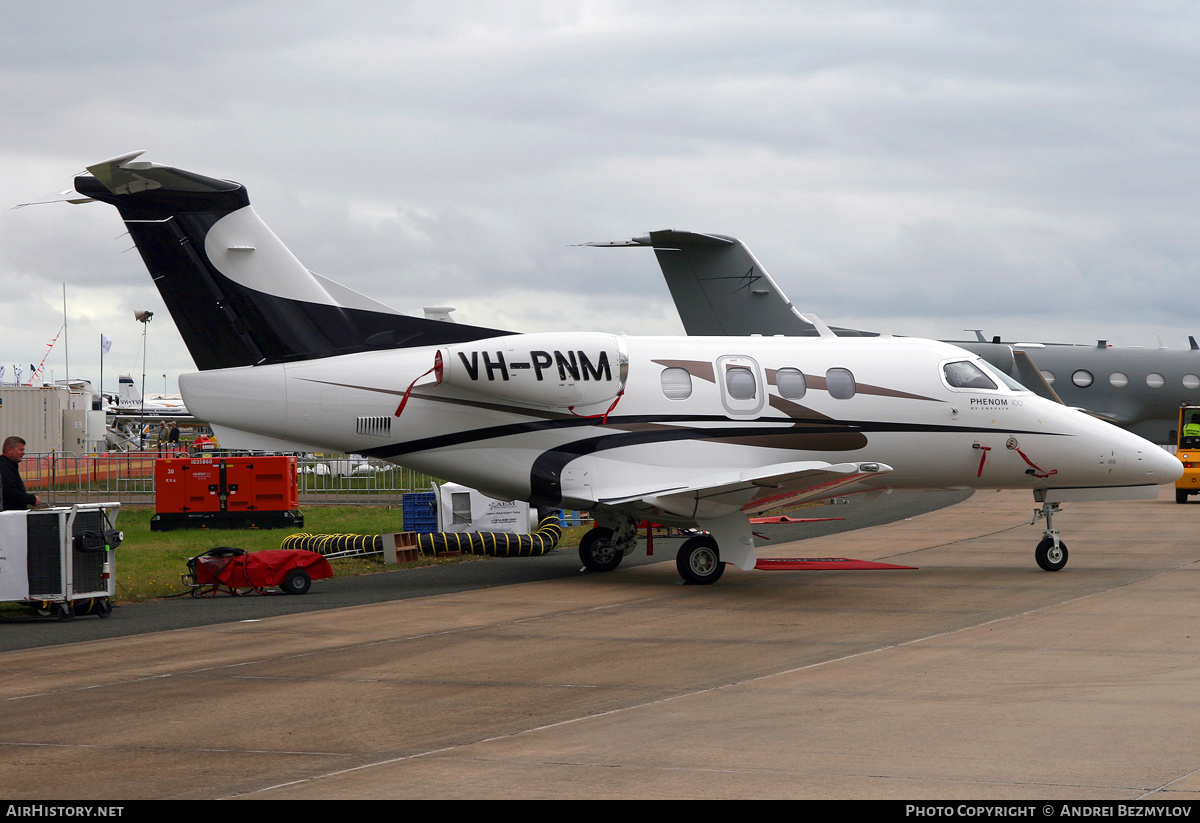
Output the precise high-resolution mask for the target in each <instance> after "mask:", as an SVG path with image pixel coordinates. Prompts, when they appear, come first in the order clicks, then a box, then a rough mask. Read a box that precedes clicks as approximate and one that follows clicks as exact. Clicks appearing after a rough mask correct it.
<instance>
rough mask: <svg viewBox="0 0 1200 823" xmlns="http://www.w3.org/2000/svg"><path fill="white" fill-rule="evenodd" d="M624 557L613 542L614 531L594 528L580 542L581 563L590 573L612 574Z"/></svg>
mask: <svg viewBox="0 0 1200 823" xmlns="http://www.w3.org/2000/svg"><path fill="white" fill-rule="evenodd" d="M624 557H625V553H624V552H622V551H621V550H620V549H619V548H617V546H616V544H615V543H614V542H613V533H612V529H606V528H603V527H597V528H594V529H592V530H591V531H589V532H586V533H585V534H584V535H583V538H582V539H581V540H580V541H579V561H580V562H581V563H583V567H584V568H585V569H587V570H588V571H590V572H611V571H612V570H613V569H615V568H616V567H617V566H619V565H621V560H622V559H624Z"/></svg>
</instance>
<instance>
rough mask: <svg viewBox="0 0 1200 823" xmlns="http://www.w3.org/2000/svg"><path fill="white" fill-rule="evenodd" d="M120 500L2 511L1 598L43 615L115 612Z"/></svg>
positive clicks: (65, 617) (69, 616)
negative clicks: (115, 558) (114, 596)
mask: <svg viewBox="0 0 1200 823" xmlns="http://www.w3.org/2000/svg"><path fill="white" fill-rule="evenodd" d="M120 508H121V504H119V503H88V504H82V505H78V506H69V507H62V508H50V509H34V510H33V511H8V512H0V601H4V602H22V603H26V604H28V605H30V606H31V607H33V608H34V609H36V610H37V611H38V612H39V613H41V614H44V615H51V614H53V615H55V616H57V617H58V619H59V620H71V619H72V618H74V617H75V615H76V614H95V615H97V616H99V617H108V616H109V615H110V614H112V597H113V595H114V594H115V593H116V592H115V586H116V565H115V561H114V554H115V549H116V548H117V546H118V545H120V543H121V539H122V535H121V533H120V532H119V531H117V530H116V528H115V527H114V524H115V522H116V519H117V512H118V511H119V510H120Z"/></svg>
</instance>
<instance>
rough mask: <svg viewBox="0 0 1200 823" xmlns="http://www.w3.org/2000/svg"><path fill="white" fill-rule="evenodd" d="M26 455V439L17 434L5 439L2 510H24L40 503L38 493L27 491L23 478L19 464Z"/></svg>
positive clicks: (1, 455)
mask: <svg viewBox="0 0 1200 823" xmlns="http://www.w3.org/2000/svg"><path fill="white" fill-rule="evenodd" d="M24 456H25V441H24V440H22V439H21V438H20V437H16V436H15V435H14V436H13V437H9V438H6V439H5V441H4V447H3V453H0V487H3V497H2V498H0V510H3V511H10V510H17V511H24V510H25V509H27V508H29V507H30V506H36V505H37V504H38V499H37V495H36V494H30V493H29V492H27V491H25V481H24V480H22V479H21V470H20V469H19V468H18V464H20V462H21V458H23V457H24Z"/></svg>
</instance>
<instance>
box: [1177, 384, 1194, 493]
mask: <svg viewBox="0 0 1200 823" xmlns="http://www.w3.org/2000/svg"><path fill="white" fill-rule="evenodd" d="M1193 421H1194V422H1193ZM1175 431H1177V432H1179V435H1178V439H1177V440H1176V441H1175V456H1176V457H1178V458H1179V460H1180V462H1182V463H1183V477H1181V478H1179V479H1178V480H1176V481H1175V502H1176V503H1186V502H1187V499H1188V495H1192V494H1200V406H1189V405H1187V404H1184V405H1181V406H1180V407H1179V427H1178V428H1177V429H1176V430H1175Z"/></svg>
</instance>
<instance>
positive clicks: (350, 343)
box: [75, 152, 508, 370]
mask: <svg viewBox="0 0 1200 823" xmlns="http://www.w3.org/2000/svg"><path fill="white" fill-rule="evenodd" d="M140 155H141V152H135V153H133V154H127V155H123V156H121V157H116V158H113V159H112V160H107V161H105V162H103V163H98V164H96V165H94V166H89V167H88V171H89V172H91V175H81V176H79V177H76V178H75V190H76V191H77V192H79V193H80V194H82V195H84V196H85V197H88V198H91V199H93V200H99V201H102V202H105V203H111V204H112V205H114V206H116V207H117V210H118V211H120V213H121V217H122V219H123V220H124V221H125V225H126V227H127V228H128V229H129V234H130V236H131V237H132V238H133V240H134V243H136V244H137V248H138V251H139V252H140V253H141V255H142V259H143V260H144V261H145V263H146V267H147V268H148V269H149V270H150V275H151V277H152V278H153V279H154V283H155V285H156V286H158V290H159V293H160V294H161V295H162V298H163V300H164V301H165V303H166V305H167V309H168V310H169V311H170V312H171V316H172V317H173V318H174V320H175V324H176V325H177V326H178V327H179V332H180V334H181V335H182V336H183V341H184V343H185V344H186V345H187V347H188V350H189V351H190V352H191V354H192V359H193V360H195V361H196V366H197V367H198V368H200V369H202V370H204V369H218V368H228V367H231V366H249V365H254V364H258V363H278V362H283V361H288V360H308V359H313V358H317V357H328V356H330V355H335V354H347V353H350V352H356V351H365V350H369V349H387V348H406V347H410V346H440V345H445V344H449V343H462V342H467V341H470V340H479V339H482V338H487V337H496V336H499V335H503V334H508V332H504V331H498V330H495V329H485V328H479V327H475V326H467V325H463V324H459V323H446V322H440V321H438V320H427V319H425V318H421V317H410V316H408V315H404V314H400V313H399V312H397V311H396V310H394V309H392V308H389V307H388V306H385V305H384V304H382V303H379V302H377V301H375V300H372V299H370V298H368V297H365V296H364V295H362V294H359V293H358V292H356V291H353V290H352V289H348V288H346V287H345V286H342V285H340V284H338V283H335V282H334V281H332V280H329V279H328V278H325V277H321V276H320V275H318V274H314V273H313V272H310V271H309V270H308V269H306V268H305V267H304V266H303V265H302V264H301V263H300V261H299V260H297V259H296V257H295V256H294V255H292V253H291V252H290V251H288V249H287V247H286V246H284V245H283V243H282V242H281V241H280V240H279V238H278V237H276V236H275V233H274V232H272V231H271V229H270V228H268V227H267V225H266V224H265V223H264V222H263V221H262V220H261V219H260V218H259V216H258V215H257V214H256V213H255V212H254V209H253V208H251V206H250V198H249V196H248V194H247V193H246V188H245V186H243V185H241V184H240V183H234V182H231V181H228V180H217V179H213V178H210V177H203V176H201V175H198V174H194V173H192V172H187V171H183V170H181V169H175V168H171V167H169V166H162V165H159V164H157V163H148V162H145V161H139V160H137V158H138V157H139V156H140Z"/></svg>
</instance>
